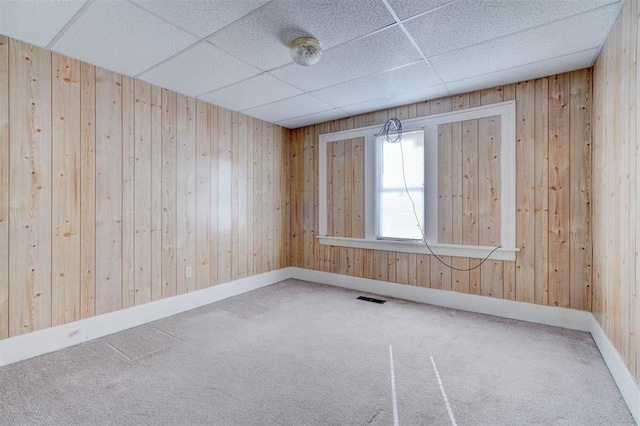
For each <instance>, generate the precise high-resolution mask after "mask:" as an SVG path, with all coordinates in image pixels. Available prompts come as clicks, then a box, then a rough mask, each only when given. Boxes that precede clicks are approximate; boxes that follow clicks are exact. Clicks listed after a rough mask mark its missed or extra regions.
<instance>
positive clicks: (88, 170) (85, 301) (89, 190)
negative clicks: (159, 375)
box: [80, 62, 96, 319]
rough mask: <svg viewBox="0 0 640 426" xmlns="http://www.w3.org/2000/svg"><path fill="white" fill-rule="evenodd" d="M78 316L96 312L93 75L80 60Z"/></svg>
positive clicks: (90, 66)
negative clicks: (79, 304) (79, 302)
mask: <svg viewBox="0 0 640 426" xmlns="http://www.w3.org/2000/svg"><path fill="white" fill-rule="evenodd" d="M80 85H81V91H80V137H81V142H80V143H81V145H80V157H81V164H80V233H81V237H80V280H81V281H80V301H81V306H80V318H82V319H84V318H89V317H92V316H93V315H95V294H96V274H95V271H96V270H95V267H96V192H95V190H96V129H95V118H96V79H95V67H94V66H93V65H89V64H85V63H84V62H83V63H81V64H80Z"/></svg>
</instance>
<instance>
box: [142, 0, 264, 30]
mask: <svg viewBox="0 0 640 426" xmlns="http://www.w3.org/2000/svg"><path fill="white" fill-rule="evenodd" d="M132 1H133V2H135V3H138V4H139V5H140V6H142V7H144V8H145V9H147V10H148V11H150V12H153V13H155V14H157V15H158V16H161V17H163V18H164V19H166V20H167V21H169V22H172V23H174V24H175V25H177V26H179V27H180V28H182V29H184V30H185V31H188V32H190V33H191V34H195V35H197V36H198V37H207V36H209V35H211V34H213V33H214V32H215V31H218V30H219V29H221V28H224V27H226V26H227V25H229V24H231V23H233V22H234V21H236V20H237V19H239V18H241V17H243V16H244V15H246V14H248V13H250V12H252V11H253V10H255V9H257V8H259V7H260V6H262V5H263V4H265V3H267V2H268V1H269V0H242V1H238V0H190V1H189V2H188V4H185V2H184V1H176V0H132Z"/></svg>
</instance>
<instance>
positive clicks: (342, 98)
mask: <svg viewBox="0 0 640 426" xmlns="http://www.w3.org/2000/svg"><path fill="white" fill-rule="evenodd" d="M439 83H441V81H440V79H439V78H438V76H437V75H436V73H435V72H434V71H433V69H432V68H431V66H430V65H429V64H427V63H426V62H425V61H420V62H418V63H415V64H412V65H408V66H406V67H402V68H398V69H395V70H392V71H386V72H382V73H379V74H375V75H371V76H368V77H362V78H358V79H356V80H351V81H348V82H346V83H341V84H338V85H335V86H331V87H327V88H324V89H320V90H317V91H315V92H312V94H313V95H314V96H316V97H318V98H320V99H322V100H325V101H327V102H329V103H330V104H332V105H335V106H337V107H341V106H345V105H353V104H355V103H360V102H365V101H368V100H372V99H378V98H391V97H393V96H394V95H396V94H398V93H402V92H404V91H407V90H408V89H412V90H419V89H424V88H427V87H431V86H435V85H437V84H439Z"/></svg>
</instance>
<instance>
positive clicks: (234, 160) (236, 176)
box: [229, 112, 242, 280]
mask: <svg viewBox="0 0 640 426" xmlns="http://www.w3.org/2000/svg"><path fill="white" fill-rule="evenodd" d="M239 127H240V121H239V114H238V113H237V112H231V140H230V147H229V149H230V152H231V204H230V210H231V275H230V279H232V280H235V279H237V278H238V264H239V262H240V256H241V254H240V250H239V233H238V227H239V221H240V217H239V216H240V210H239V204H240V201H239V198H240V194H239V181H240V169H241V167H242V166H241V165H240V146H239V143H238V136H239V135H238V133H239Z"/></svg>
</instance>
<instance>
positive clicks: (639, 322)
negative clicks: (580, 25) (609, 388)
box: [593, 0, 640, 382]
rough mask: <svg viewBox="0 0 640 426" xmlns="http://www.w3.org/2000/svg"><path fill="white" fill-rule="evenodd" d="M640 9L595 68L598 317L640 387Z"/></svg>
mask: <svg viewBox="0 0 640 426" xmlns="http://www.w3.org/2000/svg"><path fill="white" fill-rule="evenodd" d="M638 12H639V10H638V1H637V0H627V1H626V2H625V4H624V5H623V8H622V11H621V12H620V15H619V16H618V20H617V21H616V23H615V25H614V27H613V28H612V30H611V33H610V34H609V37H608V39H607V41H606V43H605V45H604V47H603V48H602V51H601V52H600V55H599V56H598V59H597V61H596V63H595V65H594V69H593V75H594V77H593V85H594V101H593V104H594V106H593V123H594V126H593V127H594V129H593V142H594V150H593V247H594V257H593V274H594V275H593V281H594V292H593V296H594V297H593V314H594V315H595V317H596V319H597V320H598V322H599V323H600V325H601V326H602V328H603V329H604V331H605V333H606V334H607V336H608V337H609V339H610V340H611V341H612V342H613V344H614V345H615V347H616V349H617V350H618V352H619V353H620V355H621V356H622V358H623V359H624V361H625V363H626V364H627V367H628V368H629V370H630V371H631V373H632V374H633V375H634V376H635V378H636V381H637V382H640V337H639V336H638V328H639V327H640V297H639V296H640V283H639V281H640V261H639V259H638V251H639V250H640V225H639V224H638V222H639V221H640V198H639V197H638V194H639V192H640V171H639V170H638V168H639V167H640V153H639V152H638V150H639V149H640V139H639V138H638V131H637V126H638V124H637V123H638V122H640V110H639V109H638V106H637V104H638V102H639V101H640V69H639V68H638V66H637V46H638V41H639V40H640V33H639V32H638V30H639V28H640V26H639V25H638V20H639V18H638Z"/></svg>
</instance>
